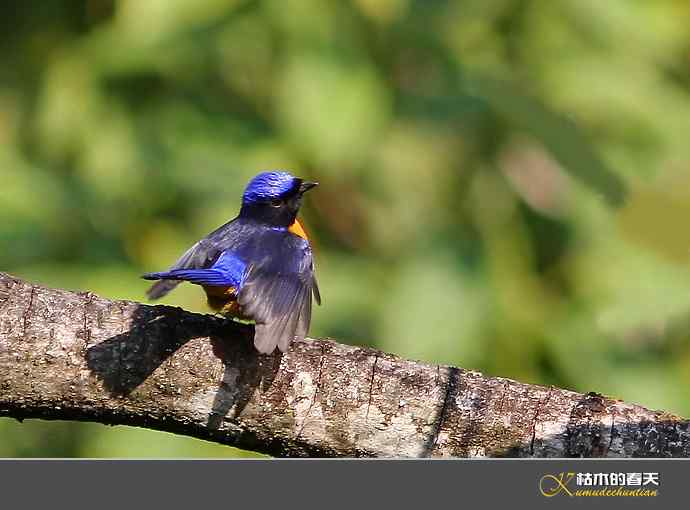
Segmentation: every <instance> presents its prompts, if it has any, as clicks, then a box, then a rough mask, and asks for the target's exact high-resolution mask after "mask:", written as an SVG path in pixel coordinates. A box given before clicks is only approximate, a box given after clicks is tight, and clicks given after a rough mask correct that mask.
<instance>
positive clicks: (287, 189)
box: [143, 171, 321, 354]
mask: <svg viewBox="0 0 690 510" xmlns="http://www.w3.org/2000/svg"><path fill="white" fill-rule="evenodd" d="M316 185H317V183H315V182H308V181H305V180H303V179H299V178H297V177H294V176H292V175H291V174H290V173H288V172H282V171H271V172H263V173H260V174H259V175H257V176H256V177H254V178H253V179H252V180H251V181H250V182H249V184H248V185H247V188H246V189H245V191H244V195H243V196H242V207H241V209H240V213H239V215H238V216H237V217H236V218H235V219H233V220H231V221H229V222H228V223H226V224H225V225H223V226H221V227H220V228H218V229H217V230H215V231H213V232H211V233H210V234H209V235H207V236H206V237H204V238H203V239H201V240H200V241H198V242H197V243H196V244H195V245H194V246H192V247H191V248H190V249H189V250H187V251H186V252H185V253H184V254H183V255H182V256H181V257H180V258H179V260H178V261H177V262H175V264H174V265H173V266H172V267H171V268H170V269H168V270H167V271H163V272H159V273H147V274H145V275H144V276H143V278H144V279H146V280H160V281H158V282H156V283H154V284H153V285H152V286H151V288H150V289H149V290H148V291H147V295H148V297H149V298H150V299H152V300H155V299H159V298H161V297H163V296H165V295H166V294H167V293H168V292H170V291H171V290H172V289H174V288H175V287H176V286H177V285H178V284H179V283H180V282H183V281H186V282H191V283H194V284H196V285H201V286H202V288H203V289H204V291H205V292H206V297H207V301H208V304H209V306H210V307H211V308H212V309H214V310H216V311H218V312H220V313H221V314H223V315H225V316H229V317H236V318H240V319H245V320H253V321H254V322H255V323H256V327H255V334H254V346H255V347H256V349H257V350H258V351H259V352H261V353H264V354H270V353H272V352H273V351H274V350H275V348H276V347H278V348H279V349H280V350H281V351H282V352H285V351H287V349H288V348H289V347H290V344H291V343H292V341H293V340H294V339H295V338H297V339H302V338H304V337H305V336H306V335H307V333H308V331H309V323H310V322H311V308H312V296H313V297H314V299H315V300H316V302H317V303H318V304H321V297H320V294H319V287H318V284H317V282H316V276H315V274H314V262H313V258H312V250H311V245H310V243H309V239H308V238H307V235H306V233H305V232H304V229H303V228H302V225H301V224H300V222H299V221H298V220H297V213H298V212H299V208H300V205H301V204H302V195H303V194H304V193H305V192H306V191H308V190H310V189H311V188H313V187H314V186H316Z"/></svg>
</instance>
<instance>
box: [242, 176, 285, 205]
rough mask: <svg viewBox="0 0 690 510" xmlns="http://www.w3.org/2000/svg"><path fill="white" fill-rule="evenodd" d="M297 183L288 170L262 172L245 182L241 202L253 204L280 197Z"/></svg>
mask: <svg viewBox="0 0 690 510" xmlns="http://www.w3.org/2000/svg"><path fill="white" fill-rule="evenodd" d="M297 183H298V179H297V178H296V177H294V176H292V175H291V174H290V173H289V172H279V171H272V172H262V173H260V174H259V175H257V176H256V177H254V178H253V179H252V180H251V181H249V184H247V188H246V189H245V190H244V195H242V203H243V204H253V203H256V202H264V201H267V200H272V199H274V198H281V197H282V196H284V195H285V194H287V193H289V192H290V191H292V190H293V189H294V188H295V186H296V185H297Z"/></svg>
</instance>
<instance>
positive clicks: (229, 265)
mask: <svg viewBox="0 0 690 510" xmlns="http://www.w3.org/2000/svg"><path fill="white" fill-rule="evenodd" d="M245 269H246V264H245V263H244V262H243V261H242V260H240V259H239V258H238V257H237V256H236V255H234V254H233V253H231V252H229V251H224V252H223V253H221V255H220V257H218V259H217V260H216V261H215V262H214V263H213V265H212V266H211V267H209V268H208V269H173V270H171V271H163V272H160V273H147V274H145V275H144V279H145V280H184V281H187V282H191V283H196V284H197V285H216V286H228V287H234V288H236V289H238V288H240V287H241V286H242V283H243V281H244V276H245Z"/></svg>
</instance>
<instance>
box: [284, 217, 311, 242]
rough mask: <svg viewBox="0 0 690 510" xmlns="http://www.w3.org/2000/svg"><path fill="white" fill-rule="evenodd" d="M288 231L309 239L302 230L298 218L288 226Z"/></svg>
mask: <svg viewBox="0 0 690 510" xmlns="http://www.w3.org/2000/svg"><path fill="white" fill-rule="evenodd" d="M288 232H291V233H293V234H295V235H296V236H299V237H301V238H302V239H306V240H307V241H308V240H309V238H308V237H307V233H306V232H305V231H304V227H302V224H301V223H300V222H299V220H295V221H294V222H293V223H292V225H290V226H289V227H288Z"/></svg>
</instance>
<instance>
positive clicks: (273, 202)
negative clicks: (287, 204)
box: [270, 198, 283, 207]
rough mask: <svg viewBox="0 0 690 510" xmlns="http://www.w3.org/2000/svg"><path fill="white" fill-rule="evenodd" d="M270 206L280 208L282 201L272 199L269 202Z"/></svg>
mask: <svg viewBox="0 0 690 510" xmlns="http://www.w3.org/2000/svg"><path fill="white" fill-rule="evenodd" d="M270 204H271V207H280V206H281V205H283V201H282V200H281V199H279V198H274V199H273V200H271V202H270Z"/></svg>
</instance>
